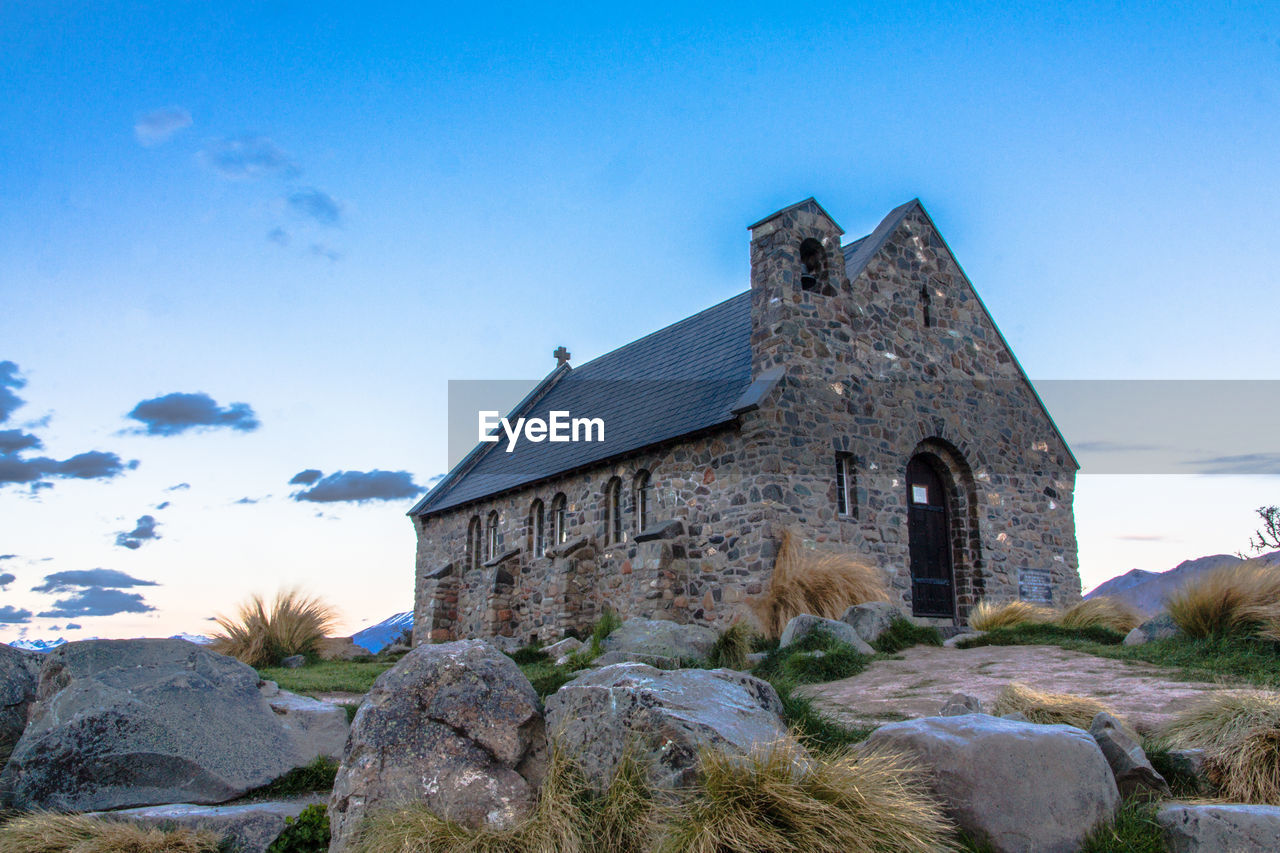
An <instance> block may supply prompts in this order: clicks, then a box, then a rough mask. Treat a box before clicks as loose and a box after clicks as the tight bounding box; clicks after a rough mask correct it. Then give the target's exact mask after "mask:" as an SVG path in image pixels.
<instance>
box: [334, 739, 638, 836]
mask: <svg viewBox="0 0 1280 853" xmlns="http://www.w3.org/2000/svg"><path fill="white" fill-rule="evenodd" d="M654 814H655V809H654V804H653V798H652V794H651V793H650V790H649V786H648V783H647V782H646V780H645V773H644V768H643V767H642V766H640V764H639V763H638V762H636V761H635V759H634V758H633V756H632V753H626V754H624V756H623V760H622V761H621V762H620V763H619V765H618V769H617V772H616V773H615V774H614V777H613V780H612V782H611V784H610V786H609V789H608V791H607V792H606V793H605V794H604V795H603V796H595V795H593V793H592V792H591V789H590V786H589V785H588V783H587V780H586V778H585V777H584V776H583V775H582V773H581V771H580V770H579V769H578V768H577V767H576V766H575V765H574V763H573V762H572V761H571V760H569V758H568V757H567V756H566V755H565V754H564V752H563V751H562V750H561V749H559V748H553V749H552V751H551V761H550V765H549V766H548V768H547V775H546V779H545V781H544V782H543V784H542V789H541V791H540V792H539V795H538V803H537V805H536V806H535V808H534V810H533V812H532V813H531V814H530V815H529V816H528V817H527V818H525V820H523V821H521V822H520V823H518V824H516V825H515V826H513V827H511V828H509V829H505V830H493V829H484V828H481V829H471V828H469V827H466V826H462V825H461V824H458V823H454V822H452V821H447V820H442V819H441V818H439V817H437V816H436V815H434V814H432V813H431V812H430V811H428V810H427V808H426V806H424V805H422V804H421V803H412V804H408V805H405V806H401V807H399V808H395V809H388V810H384V811H380V812H375V813H374V814H372V815H370V816H369V817H368V818H366V819H365V821H364V823H362V824H361V827H360V836H359V839H358V840H357V842H356V845H355V851H354V853H562V851H563V853H641V851H645V850H650V849H652V845H651V841H652V838H653V835H652V833H653V829H654Z"/></svg>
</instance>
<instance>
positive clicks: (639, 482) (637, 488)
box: [631, 471, 653, 533]
mask: <svg viewBox="0 0 1280 853" xmlns="http://www.w3.org/2000/svg"><path fill="white" fill-rule="evenodd" d="M631 492H632V505H633V506H635V529H636V533H639V532H641V531H642V530H644V529H645V528H646V527H648V526H649V507H650V505H651V503H652V500H651V499H652V492H653V487H652V486H651V484H650V482H649V472H648V471H641V472H640V473H638V474H636V478H635V481H634V482H633V483H632V486H631Z"/></svg>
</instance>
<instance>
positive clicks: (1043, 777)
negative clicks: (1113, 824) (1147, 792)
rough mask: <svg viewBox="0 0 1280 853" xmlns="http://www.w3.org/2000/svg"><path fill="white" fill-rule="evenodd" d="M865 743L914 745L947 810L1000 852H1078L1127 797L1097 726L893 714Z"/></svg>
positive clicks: (868, 746) (905, 748)
mask: <svg viewBox="0 0 1280 853" xmlns="http://www.w3.org/2000/svg"><path fill="white" fill-rule="evenodd" d="M862 749H864V750H877V749H887V750H892V751H895V752H900V753H905V754H906V755H908V756H909V757H911V758H914V759H915V760H916V762H917V763H918V764H919V765H920V766H921V767H922V768H923V769H924V770H925V772H926V779H927V780H928V782H929V784H930V785H931V787H932V789H933V793H934V794H935V795H936V796H937V797H938V799H939V800H940V801H941V803H942V804H943V807H944V809H945V811H946V814H947V816H948V817H949V818H950V819H951V820H953V821H955V823H956V824H957V825H958V826H959V827H960V828H961V829H963V830H964V831H965V832H967V833H969V834H970V835H971V836H973V837H974V838H975V839H976V840H978V841H979V842H982V843H986V844H989V845H990V846H991V849H992V850H994V851H997V853H1030V851H1036V853H1075V851H1077V850H1079V849H1080V846H1081V844H1082V842H1083V841H1084V839H1085V837H1086V836H1088V834H1089V833H1090V832H1091V831H1092V830H1093V829H1094V828H1095V827H1097V826H1098V825H1100V824H1102V823H1105V822H1106V821H1108V820H1110V819H1111V818H1112V816H1113V815H1114V813H1115V811H1116V808H1117V807H1118V806H1119V804H1120V794H1119V792H1118V791H1117V790H1116V783H1115V779H1114V778H1113V777H1112V774H1111V768H1110V767H1109V766H1108V765H1107V759H1106V758H1105V757H1103V755H1102V751H1101V750H1100V749H1099V748H1098V744H1097V743H1096V742H1094V740H1093V738H1092V737H1090V736H1089V733H1088V732H1085V731H1082V730H1081V729H1078V728H1075V727H1074V726H1063V725H1034V724H1031V723H1018V722H1013V721H1010V720H1002V719H999V718H998V717H992V716H988V715H985V714H966V715H964V716H960V717H926V718H924V719H919V720H909V721H907V722H901V723H889V724H888V725H884V726H881V727H880V728H878V729H876V730H875V731H874V732H872V733H871V736H870V737H869V738H867V740H866V741H865V742H864V745H863V747H862Z"/></svg>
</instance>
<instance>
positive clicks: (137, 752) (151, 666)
mask: <svg viewBox="0 0 1280 853" xmlns="http://www.w3.org/2000/svg"><path fill="white" fill-rule="evenodd" d="M301 763H303V762H302V761H301V759H300V756H299V755H298V752H297V750H296V748H295V746H294V743H293V741H292V739H291V738H290V737H289V735H288V733H287V732H286V731H285V729H284V727H282V726H281V725H280V723H279V720H278V718H277V716H276V714H275V713H273V712H272V710H271V708H270V706H269V705H268V704H267V700H266V699H265V698H264V697H263V696H262V694H261V693H259V691H258V674H257V673H256V672H254V670H253V669H252V668H250V667H248V666H246V665H245V664H243V663H241V662H240V661H238V660H235V659H234V658H229V657H226V656H224V655H220V654H216V653H214V652H211V651H209V650H208V649H206V648H204V647H201V646H197V645H195V644H193V643H188V642H186V641H184V640H86V641H83V642H77V643H68V644H66V645H64V646H60V647H59V648H57V649H55V650H54V651H52V652H50V653H49V654H48V655H47V656H46V657H45V660H44V664H43V666H42V668H41V671H40V685H39V688H38V692H37V700H36V703H35V704H34V705H33V706H32V709H31V721H30V723H29V724H28V725H27V728H26V731H25V732H23V735H22V739H21V740H20V741H18V745H17V746H16V747H15V748H14V751H13V755H12V756H11V757H10V759H9V763H8V764H7V765H6V766H5V768H4V772H3V774H0V792H2V793H0V797H3V804H4V805H5V806H7V807H12V808H23V809H52V810H57V811H95V810H101V809H113V808H126V807H129V806H140V805H158V804H162V803H200V804H208V803H220V802H225V801H227V800H230V799H233V798H235V797H238V796H240V795H241V794H244V793H246V792H247V791H249V790H252V789H253V788H257V787H260V786H262V785H265V784H267V783H268V782H270V781H272V780H273V779H276V778H277V777H279V776H282V775H283V774H284V773H286V772H288V771H289V770H290V769H291V768H293V767H296V766H298V765H299V764H301Z"/></svg>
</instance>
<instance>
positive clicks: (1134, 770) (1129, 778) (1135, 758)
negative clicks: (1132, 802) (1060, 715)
mask: <svg viewBox="0 0 1280 853" xmlns="http://www.w3.org/2000/svg"><path fill="white" fill-rule="evenodd" d="M1089 734H1091V735H1093V739H1094V740H1095V741H1097V742H1098V747H1099V748H1100V749H1101V750H1102V754H1103V755H1104V756H1105V757H1106V759H1107V763H1108V764H1110V765H1111V772H1112V773H1114V774H1115V777H1116V787H1117V788H1118V789H1119V790H1120V796H1121V797H1123V798H1124V799H1126V800H1127V799H1129V798H1130V797H1156V796H1164V797H1167V796H1169V783H1168V782H1166V781H1165V780H1164V777H1163V776H1161V775H1160V774H1159V773H1157V772H1156V769H1155V768H1154V767H1152V766H1151V761H1150V760H1149V759H1148V758H1147V753H1146V752H1145V751H1143V749H1142V743H1141V741H1140V740H1139V739H1138V735H1137V734H1136V733H1135V732H1134V731H1133V730H1131V729H1130V728H1129V727H1128V726H1126V725H1125V724H1124V723H1122V722H1120V721H1119V720H1117V719H1116V718H1115V717H1113V716H1111V715H1110V714H1108V713H1107V712H1106V711H1103V712H1102V713H1100V714H1098V715H1097V716H1095V717H1094V718H1093V723H1092V724H1091V725H1090V726H1089Z"/></svg>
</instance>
